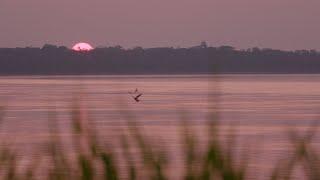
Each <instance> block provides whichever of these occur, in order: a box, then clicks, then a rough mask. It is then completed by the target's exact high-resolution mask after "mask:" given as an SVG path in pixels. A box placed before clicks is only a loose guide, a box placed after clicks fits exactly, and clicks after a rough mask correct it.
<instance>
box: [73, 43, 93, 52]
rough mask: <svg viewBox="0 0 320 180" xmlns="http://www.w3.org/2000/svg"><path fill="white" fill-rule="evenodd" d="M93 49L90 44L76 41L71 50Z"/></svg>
mask: <svg viewBox="0 0 320 180" xmlns="http://www.w3.org/2000/svg"><path fill="white" fill-rule="evenodd" d="M93 49H94V48H93V47H92V46H91V45H90V44H88V43H83V42H81V43H77V44H75V45H74V46H73V47H72V50H74V51H91V50H93Z"/></svg>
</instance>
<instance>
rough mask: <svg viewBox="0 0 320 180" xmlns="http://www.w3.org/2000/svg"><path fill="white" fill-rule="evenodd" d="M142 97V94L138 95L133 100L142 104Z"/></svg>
mask: <svg viewBox="0 0 320 180" xmlns="http://www.w3.org/2000/svg"><path fill="white" fill-rule="evenodd" d="M141 96H142V94H138V95H137V96H134V97H133V99H134V100H135V101H136V102H140V99H139V98H140V97H141Z"/></svg>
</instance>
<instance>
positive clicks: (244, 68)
mask: <svg viewBox="0 0 320 180" xmlns="http://www.w3.org/2000/svg"><path fill="white" fill-rule="evenodd" d="M207 73H320V52H317V51H315V50H299V51H281V50H273V49H259V48H251V49H247V50H236V49H235V48H233V47H230V46H222V47H208V46H207V45H206V44H205V43H202V44H201V45H200V46H195V47H191V48H170V47H165V48H141V47H137V48H133V49H124V48H122V47H120V46H116V47H105V48H96V49H94V50H92V51H90V52H76V51H73V50H70V49H68V48H66V47H58V46H54V45H45V46H43V47H42V48H31V47H26V48H0V74H1V75H29V74H30V75H33V74H34V75H37V74H39V75H40V74H43V75H60V74H61V75H62V74H64V75H68V74H74V75H75V74H207Z"/></svg>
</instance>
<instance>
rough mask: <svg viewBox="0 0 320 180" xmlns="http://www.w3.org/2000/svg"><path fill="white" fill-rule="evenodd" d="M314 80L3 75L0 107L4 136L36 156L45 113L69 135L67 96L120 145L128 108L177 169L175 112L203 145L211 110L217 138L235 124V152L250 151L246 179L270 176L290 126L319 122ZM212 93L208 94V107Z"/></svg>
mask: <svg viewBox="0 0 320 180" xmlns="http://www.w3.org/2000/svg"><path fill="white" fill-rule="evenodd" d="M217 81H218V82H217ZM318 82H320V75H221V76H219V77H215V78H212V77H210V76H205V75H201V76H81V77H79V76H22V77H1V78H0V105H3V106H4V107H6V111H5V112H6V113H5V119H4V122H3V124H2V126H1V136H2V137H3V138H5V139H6V141H7V142H9V143H10V144H15V145H16V146H17V147H18V148H21V147H22V148H23V151H24V152H29V151H30V152H33V150H32V149H33V148H34V147H38V146H41V145H43V144H44V142H46V140H47V138H48V114H49V113H48V112H49V111H51V112H53V111H54V112H56V115H57V119H59V120H58V124H59V127H60V129H61V131H62V133H63V135H64V136H66V137H68V136H69V133H70V131H69V129H70V122H69V119H70V109H71V107H72V106H71V105H72V99H73V97H79V96H81V99H82V100H83V102H84V103H83V104H84V106H83V108H84V109H86V110H87V112H88V116H89V117H90V120H91V121H92V122H95V125H96V127H97V129H98V133H99V135H100V136H102V137H104V138H105V139H106V141H109V142H110V143H112V144H113V145H114V146H117V143H118V141H117V140H118V137H119V134H120V132H122V131H123V128H124V127H125V117H124V115H123V114H121V110H123V109H125V110H129V111H130V112H132V113H133V114H135V115H136V117H137V121H138V122H139V123H140V125H141V126H142V128H143V130H144V132H145V134H147V135H149V136H150V138H151V139H153V140H155V141H157V142H161V143H160V144H161V146H163V147H165V148H166V149H167V150H168V151H169V152H170V156H171V160H173V161H174V163H173V165H172V166H173V167H174V168H173V169H175V171H178V170H177V169H179V167H180V166H179V163H181V161H182V157H181V153H180V150H179V149H180V147H181V142H180V139H179V138H180V134H179V130H180V129H179V122H180V120H179V119H181V118H180V115H181V113H179V112H181V110H185V111H187V112H188V118H189V120H190V121H191V124H192V126H193V128H194V129H195V131H196V134H197V136H198V137H199V139H200V142H204V140H203V138H202V137H204V132H205V131H204V129H205V128H204V126H205V123H206V115H207V112H208V109H210V108H209V106H210V107H211V106H214V107H218V109H219V112H220V117H219V119H220V122H221V124H222V127H221V129H220V130H221V134H222V135H226V134H227V132H229V131H228V130H227V129H228V128H229V127H230V126H234V127H236V133H237V138H238V141H237V142H238V143H237V148H236V150H235V151H241V150H248V147H250V148H249V149H250V152H251V153H250V154H251V158H250V159H252V161H251V164H250V168H251V169H254V171H253V172H251V174H253V175H254V173H255V172H259V174H260V173H268V172H269V171H270V170H271V169H272V168H273V165H274V162H275V161H276V160H278V159H279V158H281V157H283V155H285V154H287V153H288V151H290V146H289V145H290V143H288V140H287V132H288V129H289V128H296V129H297V131H299V132H301V133H303V131H304V130H305V129H306V128H307V127H308V126H309V125H310V123H311V122H313V121H315V120H316V119H317V118H318V117H319V111H320V108H319V107H320V85H319V83H318ZM135 88H138V89H139V91H141V92H142V93H143V96H142V97H141V102H140V103H136V102H134V101H133V99H132V97H131V96H130V95H129V94H128V92H129V91H134V90H135ZM79 94H81V95H79ZM209 94H211V95H213V96H212V99H213V100H212V101H210V102H209V99H208V97H209ZM217 94H220V95H219V97H217V96H216V95H217ZM210 97H211V96H210ZM201 139H202V140H201ZM317 140H318V138H316V139H315V141H314V146H318V144H317V142H319V141H317ZM67 144H68V142H67ZM157 144H158V145H159V143H157ZM200 144H201V143H200ZM248 144H250V146H248ZM246 148H247V149H246ZM256 169H257V171H256ZM172 174H173V175H172V176H173V177H178V175H176V174H175V173H172Z"/></svg>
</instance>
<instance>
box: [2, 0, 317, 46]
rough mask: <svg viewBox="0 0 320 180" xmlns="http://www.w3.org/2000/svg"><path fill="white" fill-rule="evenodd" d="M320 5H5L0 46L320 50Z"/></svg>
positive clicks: (264, 0)
mask: <svg viewBox="0 0 320 180" xmlns="http://www.w3.org/2000/svg"><path fill="white" fill-rule="evenodd" d="M319 7H320V1H319V0H86V1H85V0H0V22H1V26H0V27H1V31H0V32H1V33H0V47H16V46H19V47H24V46H36V47H39V46H42V45H43V44H45V43H51V44H58V45H66V46H68V47H72V45H73V44H74V43H76V42H83V41H84V42H89V43H91V44H92V45H94V46H111V45H118V44H119V45H122V46H124V47H134V46H143V47H156V46H173V47H177V46H181V47H188V46H193V45H197V44H199V43H200V42H201V41H204V40H205V41H207V42H208V44H210V45H212V46H220V45H231V46H235V47H237V48H239V49H241V48H249V47H254V46H259V47H272V48H278V49H319V50H320V36H319V33H320V11H319Z"/></svg>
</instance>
